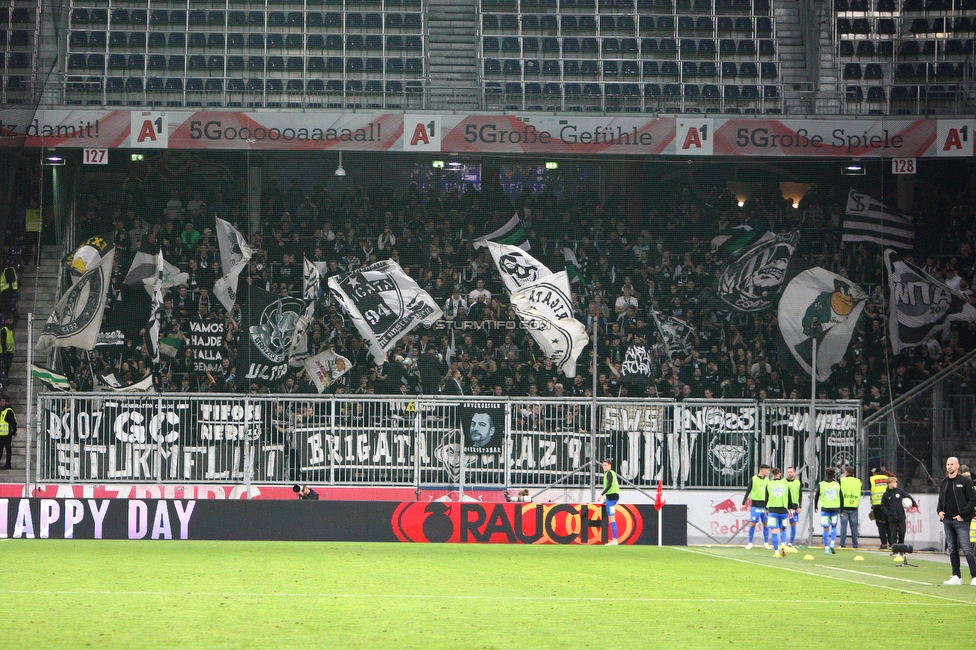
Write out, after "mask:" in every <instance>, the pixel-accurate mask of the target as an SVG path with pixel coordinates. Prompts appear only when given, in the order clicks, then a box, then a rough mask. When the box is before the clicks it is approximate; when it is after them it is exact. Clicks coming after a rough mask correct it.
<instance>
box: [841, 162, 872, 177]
mask: <svg viewBox="0 0 976 650" xmlns="http://www.w3.org/2000/svg"><path fill="white" fill-rule="evenodd" d="M840 173H841V175H842V176H864V174H865V173H867V170H866V169H865V168H864V166H862V165H859V164H857V163H851V164H850V165H845V166H844V167H843V168H842V169H841V170H840Z"/></svg>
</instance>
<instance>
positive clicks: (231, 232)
mask: <svg viewBox="0 0 976 650" xmlns="http://www.w3.org/2000/svg"><path fill="white" fill-rule="evenodd" d="M217 246H218V247H219V248H220V265H221V267H222V268H223V269H224V273H225V275H224V276H223V277H221V278H217V281H216V282H214V290H213V292H214V295H215V296H217V300H219V301H220V304H222V305H223V306H224V308H225V309H226V310H227V311H230V310H232V309H233V308H234V303H235V302H237V280H238V278H239V277H240V275H241V271H243V270H244V269H246V268H247V263H248V262H249V261H250V260H251V255H253V253H254V251H253V250H252V249H251V247H250V246H249V245H248V244H247V240H246V239H244V235H242V234H241V233H239V232H238V231H237V229H236V228H234V226H232V225H230V223H228V222H227V221H224V220H223V219H221V218H219V217H217Z"/></svg>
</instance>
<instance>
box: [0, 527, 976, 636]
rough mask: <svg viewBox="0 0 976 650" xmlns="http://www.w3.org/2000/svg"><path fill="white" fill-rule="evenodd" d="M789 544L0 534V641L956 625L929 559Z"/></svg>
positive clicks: (887, 632)
mask: <svg viewBox="0 0 976 650" xmlns="http://www.w3.org/2000/svg"><path fill="white" fill-rule="evenodd" d="M805 553H806V551H805V550H804V549H801V552H800V553H795V554H791V555H790V556H788V557H786V558H774V557H772V552H771V551H764V550H761V549H753V550H751V551H745V550H744V549H742V548H741V547H740V548H720V547H693V548H676V547H670V548H656V547H611V548H607V547H580V546H503V545H484V546H475V545H433V544H416V545H410V544H353V543H342V544H331V543H265V542H176V543H174V542H113V541H100V542H91V541H80V540H75V541H72V540H68V541H65V540H7V541H5V542H4V543H2V544H0V557H2V565H3V584H2V585H0V592H2V600H3V603H4V610H5V611H4V615H3V621H2V623H0V646H3V647H14V646H16V647H25V646H31V647H39V648H56V647H62V648H78V647H85V646H95V647H125V648H130V647H148V648H159V647H179V648H195V647H198V648H219V647H233V648H249V647H254V648H259V647H274V648H317V647H341V648H583V647H609V648H614V649H616V648H659V647H667V648H675V647H695V648H701V647H709V646H714V647H717V646H719V645H721V646H724V647H745V646H749V647H762V646H763V645H766V646H767V647H780V646H782V645H784V644H786V645H788V646H789V647H802V646H800V645H798V644H800V643H803V642H809V643H814V642H816V643H818V645H826V644H831V645H832V644H834V643H841V645H843V647H852V648H853V647H857V648H870V647H885V648H898V647H904V648H922V647H934V646H936V645H941V644H944V643H946V642H947V640H948V639H950V638H956V639H960V640H961V639H962V638H964V637H965V636H966V635H970V636H971V634H972V630H973V625H974V622H976V587H970V586H968V580H969V578H968V575H966V586H962V587H944V586H942V584H941V583H942V581H943V580H945V579H946V578H947V577H948V573H949V571H948V565H946V564H944V563H939V562H934V561H927V560H924V559H915V558H913V561H914V562H916V563H917V564H919V565H920V566H919V567H918V568H896V567H895V564H894V562H892V560H891V558H890V557H889V556H887V555H882V554H879V553H870V552H864V553H862V555H863V556H864V561H863V562H859V561H854V553H853V552H852V551H850V550H848V551H840V552H839V553H838V554H837V555H833V556H829V557H825V556H824V555H823V551H822V550H819V551H818V550H817V549H812V550H811V554H812V555H813V557H814V559H813V560H803V559H802V558H803V556H804V555H805ZM964 573H966V572H965V571H964ZM706 644H707V645H706Z"/></svg>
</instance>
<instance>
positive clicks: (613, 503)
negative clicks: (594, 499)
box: [606, 499, 618, 517]
mask: <svg viewBox="0 0 976 650" xmlns="http://www.w3.org/2000/svg"><path fill="white" fill-rule="evenodd" d="M617 501H618V499H607V501H606V507H607V516H608V517H613V516H614V515H616V514H617Z"/></svg>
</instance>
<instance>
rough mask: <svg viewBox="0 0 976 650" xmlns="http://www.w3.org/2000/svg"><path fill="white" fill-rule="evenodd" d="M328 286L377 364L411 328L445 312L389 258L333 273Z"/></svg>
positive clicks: (435, 318)
mask: <svg viewBox="0 0 976 650" xmlns="http://www.w3.org/2000/svg"><path fill="white" fill-rule="evenodd" d="M329 288H330V289H331V290H332V294H333V295H334V296H335V298H336V300H338V301H339V303H340V304H341V305H342V306H343V308H344V309H345V310H346V313H348V314H349V317H350V318H351V319H352V322H353V324H354V325H355V326H356V330H358V331H359V333H360V334H362V335H363V338H365V339H366V341H367V343H368V344H369V351H370V353H371V354H372V355H373V360H374V361H375V362H376V365H381V364H382V363H383V355H384V353H386V352H389V351H390V350H391V349H392V348H393V346H394V345H396V342H397V341H399V340H400V339H401V338H403V337H404V336H406V335H407V333H408V332H410V330H412V329H413V328H415V327H416V326H417V325H420V324H421V323H428V324H431V323H434V322H435V321H437V320H438V319H439V318H440V317H441V316H443V315H444V313H443V312H442V311H441V309H440V307H438V306H437V303H436V302H434V299H433V298H432V297H431V296H430V294H429V293H427V292H426V291H424V290H423V289H421V288H420V287H419V286H418V285H417V283H416V282H414V281H413V279H412V278H411V277H410V276H408V275H407V274H406V273H404V272H403V269H401V268H400V265H399V264H397V263H396V262H393V261H390V260H385V261H382V262H376V263H375V264H370V265H369V266H363V267H360V268H358V269H356V270H355V271H353V272H352V273H347V274H345V275H336V276H333V277H331V278H329Z"/></svg>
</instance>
